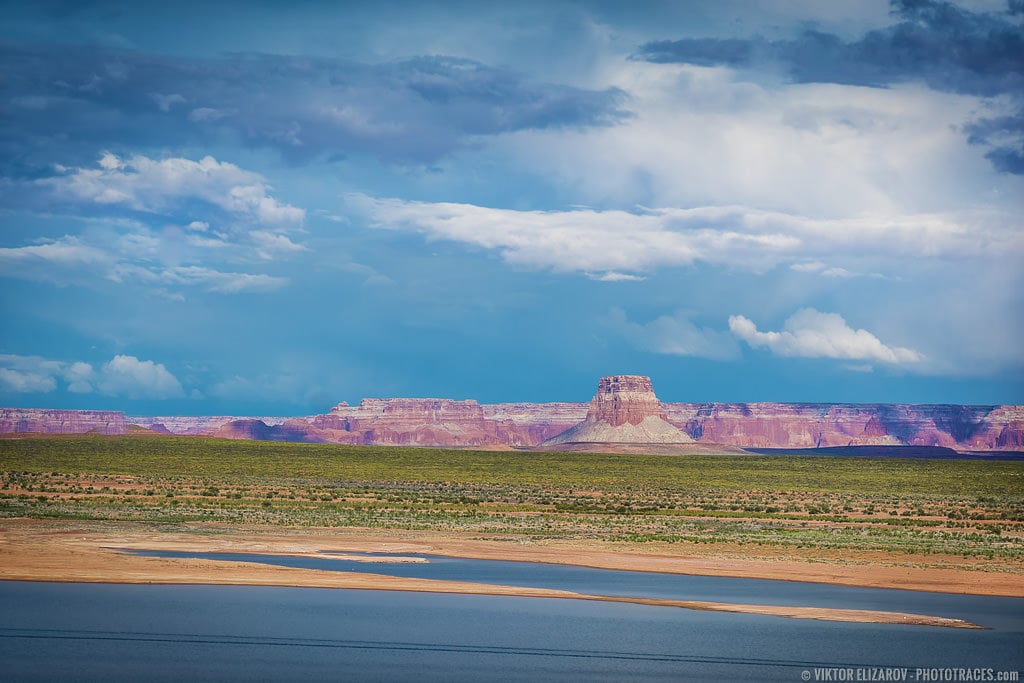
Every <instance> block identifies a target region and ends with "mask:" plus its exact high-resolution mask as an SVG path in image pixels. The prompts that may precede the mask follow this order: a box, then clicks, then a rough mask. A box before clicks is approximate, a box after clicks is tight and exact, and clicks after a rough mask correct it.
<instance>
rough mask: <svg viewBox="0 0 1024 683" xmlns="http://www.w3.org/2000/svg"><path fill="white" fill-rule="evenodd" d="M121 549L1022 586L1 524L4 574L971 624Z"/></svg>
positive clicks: (354, 540)
mask: <svg viewBox="0 0 1024 683" xmlns="http://www.w3.org/2000/svg"><path fill="white" fill-rule="evenodd" d="M588 545H593V544H588ZM119 548H121V549H147V550H187V551H196V552H231V553H269V554H283V555H297V556H316V557H318V558H321V559H324V558H329V557H336V558H340V559H361V560H366V559H370V561H379V560H378V559H376V558H363V557H360V556H358V555H355V556H353V555H348V556H346V555H345V553H361V552H388V553H398V554H407V555H400V556H399V557H396V558H388V559H389V560H391V561H419V560H418V558H416V557H415V556H416V554H420V553H429V554H435V555H448V556H453V557H466V558H477V559H501V560H521V561H530V562H548V563H557V564H571V565H580V566H588V567H598V568H605V569H628V570H635V571H658V572H669V573H679V574H698V575H710V576H732V577H745V578H768V579H784V580H792V581H811V582H820V583H831V584H842V585H855V586H868V587H886V588H903V589H911V590H930V591H939V592H955V593H972V594H982V595H1005V596H1018V597H1024V581H1022V580H1021V577H1020V575H1019V574H1004V573H996V572H972V571H963V570H954V569H928V568H912V567H891V566H890V567H886V566H883V565H880V564H855V565H835V564H831V563H815V562H809V561H800V560H792V559H778V560H771V559H764V558H759V559H726V558H715V557H693V556H685V555H682V554H668V553H647V552H644V553H639V552H621V551H619V552H615V550H614V549H613V548H609V547H607V544H606V545H600V544H598V546H597V547H589V548H588V547H584V546H583V545H582V544H579V543H569V542H561V543H550V544H544V545H525V544H522V543H517V542H514V541H512V540H480V539H473V538H460V537H450V536H447V535H442V534H438V533H436V532H429V533H428V532H397V531H378V530H365V529H354V530H340V531H339V530H325V529H313V530H307V529H273V530H268V529H266V528H258V529H234V528H224V527H219V526H216V525H205V526H204V525H194V526H193V527H191V528H189V529H187V531H185V532H182V531H180V530H176V531H161V530H160V529H159V528H158V527H155V526H153V525H146V524H134V523H111V522H76V521H66V520H60V521H56V520H55V521H48V520H27V519H8V520H0V580H25V581H74V582H102V583H158V584H234V585H265V586H299V587H311V588H357V589H377V590H398V591H419V592H433V593H463V594H477V595H515V596H523V597H543V598H573V599H582V600H610V601H618V602H630V603H636V604H647V605H662V606H672V607H681V608H687V609H700V610H714V611H727V612H743V613H753V614H770V615H776V616H786V617H794V618H804V619H821V620H830V621H860V622H875V623H902V624H926V625H933V626H951V627H960V628H965V627H966V628H971V627H973V625H971V624H968V623H966V622H963V621H960V620H956V619H945V618H941V617H931V616H926V615H915V614H902V613H894V612H877V611H867V610H842V609H824V608H814V607H788V606H771V605H769V606H765V605H737V604H727V603H712V602H700V601H678V600H653V599H643V598H622V597H609V596H601V595H587V594H580V593H573V592H570V591H561V590H550V589H539V588H527V587H521V586H495V585H489V584H476V583H468V582H455V581H438V580H430V579H413V578H401V577H393V576H385V575H383V574H374V573H362V572H360V573H352V572H332V571H326V570H315V569H295V568H288V567H279V566H273V565H265V564H259V563H251V562H223V561H214V560H203V559H188V558H154V557H139V556H134V555H130V554H126V553H124V552H121V551H120V550H118V549H119ZM630 550H632V549H630ZM324 553H331V554H330V555H325V554H324ZM335 553H337V554H335ZM371 571H372V569H371Z"/></svg>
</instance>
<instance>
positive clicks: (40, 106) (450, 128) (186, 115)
mask: <svg viewBox="0 0 1024 683" xmlns="http://www.w3.org/2000/svg"><path fill="white" fill-rule="evenodd" d="M0 72H2V73H3V74H4V75H3V76H2V77H0V79H2V80H0V107H2V109H0V157H2V158H4V159H6V160H7V162H6V165H7V169H5V170H7V171H9V172H14V173H17V174H18V175H31V174H32V173H33V172H41V169H40V166H41V162H43V161H45V162H50V161H52V160H53V159H61V160H62V161H63V162H64V163H68V164H76V163H82V162H84V161H86V160H87V159H91V158H94V157H95V154H96V149H97V146H104V145H106V146H113V145H117V146H121V147H123V148H125V149H127V148H132V149H138V148H140V147H154V146H161V145H175V146H180V145H188V144H209V143H211V142H216V141H217V140H218V139H223V138H224V136H229V138H230V139H232V140H238V139H240V140H241V141H242V142H244V143H245V144H251V145H265V146H271V147H274V148H277V149H278V150H280V151H281V152H282V153H283V154H284V155H285V156H286V157H287V158H289V159H291V160H293V161H304V160H308V159H310V158H313V157H316V156H319V155H321V154H323V155H325V156H328V155H333V156H339V155H340V156H345V155H352V154H365V155H370V156H373V157H376V158H379V159H381V160H383V161H385V162H391V163H431V162H434V161H436V160H437V159H439V158H441V157H443V156H444V155H446V154H449V153H451V152H452V151H454V150H457V149H459V148H461V147H464V146H466V145H470V144H473V142H474V140H475V139H478V138H479V137H480V136H489V135H498V134H501V133H507V132H512V131H517V130H523V129H531V128H558V127H577V126H581V127H582V126H601V125H609V124H612V123H614V122H616V121H618V120H619V119H621V118H623V117H625V116H628V113H627V112H626V111H625V110H623V108H622V105H623V102H624V100H625V94H624V93H623V92H621V91H619V90H617V89H608V90H602V91H594V90H584V89H579V88H574V87H569V86H564V85H557V84H548V83H536V82H531V81H528V80H525V79H524V78H523V77H521V76H520V75H518V74H516V73H514V72H511V71H506V70H502V69H497V68H493V67H490V66H487V65H484V64H480V63H477V62H472V61H468V60H462V59H453V58H446V57H419V58H414V59H407V60H403V61H396V62H389V63H385V64H365V63H359V62H353V61H344V60H336V59H322V58H304V57H289V56H276V55H231V56H227V57H222V58H216V59H198V58H176V57H164V56H157V55H150V54H145V53H140V52H135V51H124V50H110V49H98V48H82V47H70V46H49V47H22V46H7V47H3V48H0Z"/></svg>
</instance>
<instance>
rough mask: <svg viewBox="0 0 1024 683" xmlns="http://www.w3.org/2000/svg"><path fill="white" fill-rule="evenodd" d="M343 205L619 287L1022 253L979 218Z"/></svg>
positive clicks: (377, 202)
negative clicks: (648, 276)
mask: <svg viewBox="0 0 1024 683" xmlns="http://www.w3.org/2000/svg"><path fill="white" fill-rule="evenodd" d="M348 201H349V204H350V205H351V206H352V207H353V208H355V209H356V210H362V211H364V212H365V213H366V214H367V215H368V216H369V217H370V219H371V221H372V224H373V225H374V226H376V227H380V228H388V229H398V230H409V231H415V232H419V233H422V234H424V235H426V236H427V238H428V239H439V240H451V241H455V242H462V243H465V244H470V245H473V246H476V247H481V248H484V249H488V250H495V251H497V252H499V253H500V254H501V256H502V258H503V259H504V260H505V261H506V262H508V263H510V264H513V265H519V266H527V267H532V268H540V269H550V270H555V271H563V272H564V271H579V272H582V273H586V274H588V275H589V276H590V277H592V278H596V279H616V278H618V279H628V278H630V277H636V276H637V275H636V274H637V273H644V272H649V271H652V270H654V269H656V268H659V267H666V266H688V265H691V264H693V263H695V262H698V261H699V262H705V263H710V264H714V265H722V266H727V267H731V268H739V269H743V270H748V271H753V272H763V271H766V270H769V269H771V268H774V267H776V266H777V265H780V264H784V263H791V262H793V261H798V262H800V263H798V264H796V265H794V266H791V268H793V269H795V270H803V271H811V272H820V273H821V274H822V275H825V276H828V277H848V276H851V275H852V274H853V271H852V270H849V269H847V268H844V267H843V266H841V265H832V266H826V265H825V263H824V262H823V261H824V259H826V258H827V259H830V260H832V261H836V260H841V259H848V260H857V261H858V262H859V263H861V264H866V265H870V266H872V267H873V268H875V269H884V268H885V267H887V266H892V267H895V266H898V265H900V264H902V263H904V262H905V259H906V258H907V257H914V258H920V259H929V258H931V259H937V258H947V259H948V258H955V259H963V258H1003V257H1006V256H1007V255H1009V254H1018V255H1024V236H1022V235H1021V233H1020V231H1019V230H1017V229H1016V225H1015V223H1014V222H1012V221H1011V220H1009V217H999V216H994V215H992V214H989V213H981V212H974V213H971V212H963V213H959V214H920V215H907V216H896V217H888V218H886V217H868V218H864V217H859V218H835V219H814V218H808V217H806V216H799V215H793V214H786V213H781V212H777V211H764V210H759V209H753V208H750V207H743V206H707V207H699V208H691V209H678V208H654V209H638V210H635V211H632V212H629V211H621V210H608V211H596V210H592V209H574V210H568V211H516V210H512V209H497V208H490V207H483V206H476V205H473V204H456V203H429V202H416V201H405V200H401V199H379V198H371V197H367V196H365V195H349V197H348Z"/></svg>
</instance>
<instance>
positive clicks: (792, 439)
mask: <svg viewBox="0 0 1024 683" xmlns="http://www.w3.org/2000/svg"><path fill="white" fill-rule="evenodd" d="M665 412H666V415H667V416H668V420H669V421H670V422H672V423H673V424H674V425H676V426H677V427H679V428H680V429H682V430H684V431H685V432H687V433H688V434H690V436H692V437H693V438H694V439H696V440H698V441H705V442H714V443H721V444H729V445H734V446H747V447H753V448H826V447H835V446H939V447H945V448H953V449H956V450H960V451H969V450H1024V448H1021V447H1020V446H1019V445H1018V446H1014V445H1013V444H1014V443H1018V442H1020V440H1021V436H1022V434H1024V432H1022V429H1021V427H1022V426H1024V406H961V405H894V404H850V403H839V404H822V403H666V404H665Z"/></svg>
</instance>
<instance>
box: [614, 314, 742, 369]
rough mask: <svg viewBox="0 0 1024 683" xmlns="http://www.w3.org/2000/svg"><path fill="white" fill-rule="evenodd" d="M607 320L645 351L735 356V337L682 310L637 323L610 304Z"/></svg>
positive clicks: (717, 357)
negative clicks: (695, 321)
mask: <svg viewBox="0 0 1024 683" xmlns="http://www.w3.org/2000/svg"><path fill="white" fill-rule="evenodd" d="M607 322H608V324H609V325H610V326H611V327H612V328H613V329H614V330H616V331H617V332H618V333H619V334H621V335H622V336H623V337H625V338H626V340H627V341H629V342H630V343H631V344H633V345H634V346H636V347H637V348H640V349H643V350H645V351H652V352H654V353H663V354H668V355H672V356H696V357H698V358H710V359H713V360H730V359H733V358H737V357H738V356H739V347H738V346H737V344H736V340H735V339H733V338H732V337H731V336H730V335H729V334H727V333H725V332H718V331H717V330H713V329H711V328H708V327H697V326H696V325H694V324H693V323H692V322H690V320H689V317H688V316H687V315H686V313H685V312H683V311H676V312H675V313H674V314H673V315H670V316H669V315H663V316H661V317H659V318H657V319H655V320H652V321H651V322H649V323H647V324H640V323H635V322H631V321H630V320H629V319H628V318H627V316H626V313H625V311H623V310H622V309H620V308H613V309H611V311H609V312H608V318H607Z"/></svg>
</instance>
